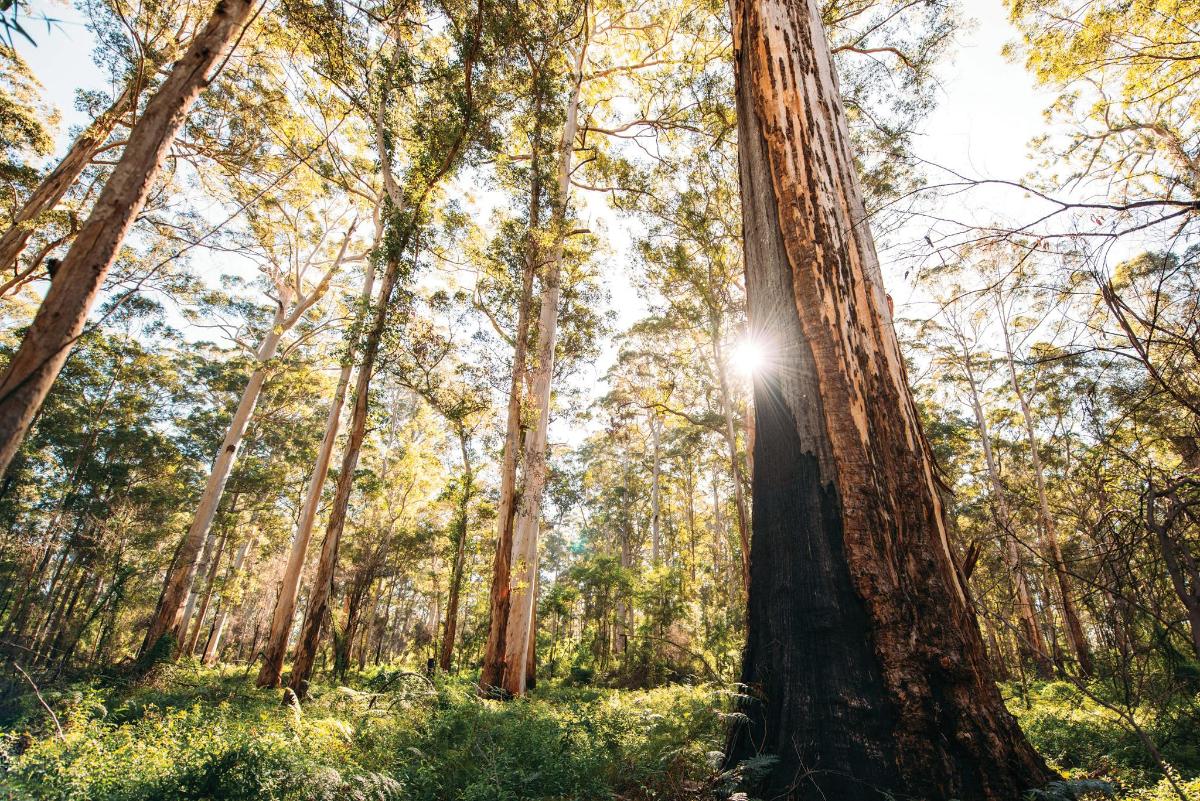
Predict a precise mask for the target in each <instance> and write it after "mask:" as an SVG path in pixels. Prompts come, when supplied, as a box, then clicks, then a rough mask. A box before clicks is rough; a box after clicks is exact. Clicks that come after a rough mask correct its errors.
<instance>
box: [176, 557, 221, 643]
mask: <svg viewBox="0 0 1200 801" xmlns="http://www.w3.org/2000/svg"><path fill="white" fill-rule="evenodd" d="M228 540H229V535H228V534H226V535H224V536H222V537H221V541H220V542H219V543H217V550H216V552H215V553H214V554H213V558H212V563H211V564H210V565H209V568H208V575H207V576H206V577H205V580H204V597H203V598H202V599H201V600H200V608H199V609H198V610H196V620H195V624H194V625H190V624H189V625H190V628H191V632H190V633H189V634H188V636H187V645H185V646H184V649H183V653H184V655H185V656H190V655H192V654H194V653H196V646H197V645H198V644H199V643H200V632H201V631H203V630H204V621H205V619H206V618H207V617H208V607H209V605H210V604H211V603H212V596H213V590H215V589H216V586H217V571H218V570H220V569H221V556H222V555H223V554H224V553H225V543H226V542H228Z"/></svg>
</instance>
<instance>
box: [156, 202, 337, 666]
mask: <svg viewBox="0 0 1200 801" xmlns="http://www.w3.org/2000/svg"><path fill="white" fill-rule="evenodd" d="M288 189H290V190H291V191H290V192H287V193H285V192H284V191H283V189H282V188H278V191H279V194H278V195H277V196H275V197H273V198H272V199H271V201H270V202H269V203H265V204H264V206H263V208H261V209H258V210H256V211H255V212H254V213H252V215H251V220H250V228H251V232H252V233H251V237H252V241H253V245H254V246H255V250H257V251H258V252H259V254H261V261H259V268H260V270H261V272H262V274H263V276H264V278H265V280H266V282H267V284H268V286H269V289H268V292H267V296H268V298H270V300H271V302H272V305H273V306H274V311H273V313H272V314H271V317H270V319H269V320H268V321H267V322H266V324H265V326H263V327H262V330H261V333H259V331H256V330H252V331H243V330H241V326H238V328H237V329H235V330H233V331H231V332H230V337H231V339H232V340H233V341H234V342H236V343H238V344H239V345H242V347H244V348H245V349H246V350H248V351H249V352H250V353H251V354H252V358H253V361H254V363H255V368H254V370H253V372H252V373H251V374H250V378H249V380H248V381H247V383H246V386H245V388H244V389H243V391H242V395H241V398H240V400H239V401H238V405H237V410H236V411H235V412H234V415H233V418H232V419H231V420H230V423H229V428H228V429H227V430H226V432H225V436H224V437H223V438H222V441H221V446H220V448H219V450H218V451H217V454H216V456H215V457H214V458H213V462H212V469H211V471H210V473H209V476H208V481H207V483H206V484H205V488H204V492H203V493H201V495H200V500H199V502H198V504H197V507H196V513H195V516H194V518H193V520H192V524H191V526H190V527H189V529H188V533H187V535H186V537H185V538H184V540H183V543H182V544H181V545H180V548H179V551H178V553H177V554H176V556H175V562H174V564H173V565H172V567H171V569H170V570H169V571H168V573H167V578H166V582H165V584H164V586H163V593H162V597H161V598H160V599H159V604H158V608H157V609H156V610H155V613H154V615H153V616H152V618H151V620H150V623H149V625H148V626H147V630H146V639H145V642H144V644H143V646H142V650H143V652H148V651H149V650H150V649H153V648H154V647H155V646H156V644H157V642H158V640H159V638H160V637H162V636H164V635H171V636H173V637H174V638H175V639H176V641H177V642H179V644H180V645H182V644H183V643H182V640H183V637H184V634H185V633H186V631H187V628H188V625H189V623H190V621H189V619H188V615H187V614H185V612H186V611H190V610H188V608H187V607H185V605H184V603H185V599H186V598H187V596H188V592H189V590H190V588H191V586H192V582H193V578H194V576H195V574H196V570H197V567H198V563H197V557H198V556H199V555H200V553H201V548H202V547H203V546H204V543H205V542H206V540H207V539H208V535H209V528H210V526H211V525H212V520H213V516H214V515H215V514H216V512H217V507H218V505H219V504H220V502H221V498H222V495H223V493H224V489H225V483H226V482H227V481H228V480H229V475H230V473H231V472H232V470H233V467H234V463H235V461H236V459H237V452H238V446H239V444H240V443H241V440H242V438H243V437H244V436H245V433H246V428H247V426H248V425H249V424H250V420H251V418H252V416H253V415H254V408H255V406H256V405H257V403H258V399H259V396H260V394H261V393H262V389H263V385H264V384H265V383H266V381H267V378H268V375H269V371H270V367H271V365H272V363H273V360H274V359H275V358H276V357H277V355H279V353H280V348H281V345H282V344H283V340H284V337H285V336H286V335H287V334H288V333H289V332H291V331H292V329H294V328H295V327H296V326H297V325H298V324H300V323H301V321H303V320H304V318H305V316H306V315H307V314H308V313H309V311H310V310H311V309H313V307H314V306H316V305H317V304H318V303H319V302H320V301H321V299H322V298H323V297H324V296H325V294H326V293H327V292H328V290H329V287H330V285H331V283H332V281H333V279H334V277H335V276H336V275H337V274H338V272H339V271H340V270H341V269H342V267H343V262H344V260H345V259H346V256H347V252H348V248H349V246H350V244H351V241H352V237H353V234H354V229H355V227H356V222H357V221H356V220H354V219H347V218H348V217H350V216H351V214H352V213H353V211H352V210H350V209H345V208H338V207H337V206H336V205H335V206H332V207H330V204H328V203H326V204H317V203H314V202H312V201H310V200H306V199H304V198H305V197H307V196H311V195H312V194H314V190H316V191H317V193H319V191H320V190H321V189H322V185H321V182H320V181H315V182H300V184H299V185H293V186H291V187H288ZM289 195H291V197H289ZM293 203H295V204H296V205H293ZM339 234H340V237H339ZM339 239H340V241H339ZM250 253H253V251H250ZM255 255H258V254H255ZM255 328H257V326H255ZM246 334H251V335H253V334H259V338H258V340H257V341H255V342H251V341H247V340H246V338H245V335H246Z"/></svg>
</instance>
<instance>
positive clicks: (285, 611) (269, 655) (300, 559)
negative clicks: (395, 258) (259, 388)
mask: <svg viewBox="0 0 1200 801" xmlns="http://www.w3.org/2000/svg"><path fill="white" fill-rule="evenodd" d="M374 285H375V270H374V268H373V267H370V266H368V267H367V268H366V277H365V278H364V280H363V287H362V292H361V294H360V295H359V301H360V302H361V303H363V304H365V303H367V302H368V301H370V299H371V290H372V288H373V287H374ZM354 350H356V348H352V349H351V351H352V352H353V351H354ZM353 369H354V359H353V357H352V356H351V357H350V358H347V359H346V361H345V363H343V364H342V371H341V373H339V374H338V382H337V387H336V388H335V389H334V392H333V399H332V400H331V401H330V403H329V414H328V416H327V417H326V418H325V433H324V435H323V436H322V437H321V448H320V450H319V451H317V462H316V464H315V465H314V466H313V472H312V475H311V476H309V479H308V488H307V490H305V495H304V505H303V506H302V507H301V509H300V520H299V521H298V522H297V524H296V535H295V536H294V537H293V538H292V549H291V551H290V552H289V553H288V561H287V566H286V567H285V568H284V571H283V582H282V584H281V586H280V588H279V598H278V599H277V600H276V602H275V611H274V613H273V614H272V616H271V631H270V633H269V634H268V635H267V645H266V648H265V649H264V651H263V664H262V667H261V668H260V669H259V672H258V679H257V684H258V686H259V687H278V686H279V682H280V681H281V679H282V677H283V662H284V659H285V658H286V657H287V644H288V635H289V634H290V633H291V630H292V619H293V618H294V617H295V615H296V601H297V599H298V598H299V597H300V578H301V576H302V574H303V573H304V561H305V558H306V557H307V555H308V546H309V543H310V542H311V541H312V533H313V526H314V524H315V523H316V520H317V509H318V507H319V506H320V504H321V492H322V490H323V489H324V487H325V479H327V478H328V477H329V465H330V462H331V461H332V460H333V446H334V445H335V444H336V442H337V435H338V429H339V427H340V425H341V419H342V407H343V406H345V404H346V392H347V390H348V389H349V387H350V373H351V371H352V370H353Z"/></svg>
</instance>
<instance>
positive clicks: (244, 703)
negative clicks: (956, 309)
mask: <svg viewBox="0 0 1200 801" xmlns="http://www.w3.org/2000/svg"><path fill="white" fill-rule="evenodd" d="M349 685H350V686H346V687H336V686H318V687H316V688H315V689H314V691H313V693H312V695H311V696H310V698H309V699H308V700H307V701H305V702H304V703H303V704H292V705H285V704H281V703H280V699H281V694H280V693H279V692H278V691H270V692H268V691H261V690H257V689H255V688H254V686H253V678H252V674H250V673H248V672H247V671H245V670H244V669H234V668H217V669H202V668H199V667H197V666H195V665H194V664H185V665H181V666H176V667H171V668H164V669H162V670H161V671H160V672H159V673H158V674H157V675H156V676H155V678H154V679H153V680H151V681H148V682H144V683H142V684H139V685H125V684H122V683H120V682H117V681H115V680H111V679H110V680H103V679H95V680H93V681H91V682H88V683H84V684H75V685H70V686H67V687H64V688H58V689H53V690H51V689H46V690H44V691H43V695H44V697H45V700H46V701H47V702H48V703H49V704H50V706H51V707H52V708H53V709H54V710H55V711H56V714H57V716H58V719H59V723H60V725H61V727H62V736H61V737H60V736H59V735H58V734H57V729H56V727H55V725H54V723H53V721H52V720H51V719H50V717H49V715H47V714H46V713H45V711H44V709H43V708H42V707H41V705H40V702H39V701H38V700H37V699H36V698H35V697H33V696H32V694H30V696H29V697H28V698H24V699H23V700H22V702H21V703H20V704H19V705H17V706H16V707H13V706H11V705H10V706H9V707H7V708H6V710H5V712H4V713H3V715H4V716H3V717H0V798H3V799H96V801H109V800H115V799H120V800H121V801H133V800H134V799H137V800H138V801H150V799H297V800H300V799H302V800H303V801H310V800H311V801H320V800H321V799H330V800H331V801H332V799H350V800H351V801H353V800H355V799H364V800H365V799H380V800H383V799H405V801H409V800H410V799H411V800H412V801H518V800H522V801H523V800H526V799H528V800H529V801H534V800H535V799H541V800H545V801H550V800H551V799H564V800H565V799H578V800H579V801H588V800H590V799H628V800H629V801H641V800H642V799H645V800H646V801H649V800H650V799H663V800H664V801H671V800H672V799H678V800H680V801H682V800H683V799H699V798H710V799H711V798H712V797H713V796H712V794H711V792H710V788H711V787H712V783H713V776H714V765H715V756H716V753H717V752H718V751H719V749H720V747H721V744H722V740H723V729H724V725H725V723H724V721H725V719H726V715H725V714H724V710H726V709H727V708H728V707H729V700H730V694H729V691H728V690H725V689H721V688H716V687H713V686H680V685H676V686H669V687H662V688H659V689H654V690H647V691H632V690H625V691H622V690H610V689H603V690H601V689H592V688H568V687H562V686H548V687H547V686H543V687H541V688H539V689H538V690H537V691H536V692H535V693H534V695H533V696H532V697H531V698H529V699H524V700H521V701H517V702H512V703H500V702H496V701H488V700H481V699H479V698H478V697H477V696H476V694H475V692H474V688H473V685H472V684H471V683H470V681H469V680H467V679H464V678H447V679H439V680H437V681H436V682H430V681H429V680H427V679H425V678H424V677H423V676H420V675H416V674H412V673H406V672H403V671H398V670H374V671H370V672H368V673H365V674H362V675H358V676H356V677H354V678H353V679H352V680H351V681H350V682H349ZM1005 694H1006V697H1007V698H1008V701H1009V707H1010V708H1011V709H1012V710H1013V712H1014V713H1015V714H1016V715H1017V716H1018V718H1019V720H1020V721H1021V725H1022V726H1023V727H1024V729H1025V731H1026V732H1027V733H1028V735H1029V737H1030V739H1031V740H1032V742H1033V744H1034V746H1035V747H1037V748H1038V750H1039V751H1040V752H1041V753H1042V754H1044V755H1045V756H1046V758H1047V759H1048V760H1049V761H1050V762H1051V764H1052V765H1053V766H1054V767H1055V768H1057V769H1058V770H1059V771H1060V772H1062V773H1063V775H1064V777H1065V779H1066V780H1067V783H1066V784H1065V785H1062V786H1056V787H1051V788H1047V790H1046V791H1044V792H1043V793H1041V794H1039V796H1038V798H1040V799H1056V798H1070V797H1072V794H1074V796H1076V797H1078V796H1080V795H1082V794H1083V792H1084V791H1099V790H1105V791H1107V792H1109V793H1110V796H1109V797H1114V798H1118V799H1125V800H1126V801H1172V800H1174V801H1178V799H1179V798H1180V796H1179V794H1178V793H1177V792H1176V790H1175V789H1174V788H1172V787H1171V785H1170V783H1169V782H1167V781H1166V780H1165V779H1164V776H1163V772H1162V770H1161V768H1160V766H1159V764H1158V762H1157V761H1156V760H1155V759H1154V758H1152V757H1151V756H1150V755H1149V754H1148V753H1147V751H1146V749H1145V747H1144V745H1143V743H1142V742H1141V741H1140V740H1139V738H1138V737H1137V736H1136V734H1135V733H1134V732H1132V731H1131V728H1130V727H1129V726H1128V725H1127V724H1126V723H1125V722H1123V721H1122V720H1121V719H1120V717H1119V715H1117V714H1116V713H1115V712H1114V711H1112V710H1110V709H1106V708H1105V707H1104V705H1102V704H1100V703H1097V702H1096V701H1094V700H1092V699H1089V698H1088V697H1087V696H1086V694H1084V693H1082V692H1080V691H1079V690H1078V689H1077V688H1075V687H1073V686H1071V685H1070V684H1066V683H1062V682H1051V683H1047V684H1041V685H1036V686H1033V687H1030V688H1027V690H1026V691H1025V692H1024V693H1018V691H1017V688H1015V687H1012V686H1006V687H1005ZM1196 700H1197V699H1194V698H1191V699H1179V700H1178V702H1177V706H1178V708H1174V707H1172V708H1168V709H1135V710H1133V714H1134V715H1135V720H1136V721H1137V723H1138V725H1139V726H1140V727H1142V729H1143V730H1144V732H1145V733H1146V735H1147V736H1148V737H1150V738H1152V740H1153V742H1154V743H1155V744H1156V745H1157V747H1158V748H1159V749H1160V751H1161V754H1162V757H1163V759H1164V760H1165V761H1166V762H1167V765H1168V768H1167V769H1168V770H1170V771H1171V772H1172V774H1173V775H1174V777H1175V778H1176V784H1177V786H1178V787H1179V788H1180V790H1181V791H1182V792H1183V793H1184V795H1185V796H1188V797H1189V798H1191V799H1196V800H1197V801H1200V778H1198V777H1200V737H1198V736H1197V735H1196V733H1195V728H1194V727H1192V726H1191V725H1190V723H1189V721H1190V720H1192V719H1194V718H1192V717H1190V711H1191V710H1194V709H1195V708H1196V705H1195V702H1196ZM1089 797H1090V796H1089ZM1096 797H1100V796H1096Z"/></svg>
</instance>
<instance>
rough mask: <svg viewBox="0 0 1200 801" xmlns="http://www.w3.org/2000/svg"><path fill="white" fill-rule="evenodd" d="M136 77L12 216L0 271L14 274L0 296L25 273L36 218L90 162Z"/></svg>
mask: <svg viewBox="0 0 1200 801" xmlns="http://www.w3.org/2000/svg"><path fill="white" fill-rule="evenodd" d="M140 83H141V80H140V78H139V77H138V76H133V77H131V78H130V80H129V83H128V84H126V86H125V89H124V90H123V91H122V92H121V94H120V95H118V96H117V99H116V100H114V101H113V102H112V104H111V105H110V106H109V107H108V108H107V109H105V110H104V111H103V112H101V114H100V115H99V116H98V117H96V119H94V120H92V123H91V125H89V126H88V127H86V128H84V129H83V132H82V133H80V134H79V136H77V137H75V141H74V142H72V143H71V147H70V148H69V149H68V150H67V152H66V155H64V156H63V157H62V160H61V161H59V162H58V164H57V165H55V167H54V169H53V170H51V171H50V172H48V173H46V177H44V178H43V179H42V182H41V183H40V184H38V186H37V188H36V189H34V190H33V192H32V193H31V194H30V195H29V197H28V198H26V199H25V203H24V204H23V205H22V206H21V208H20V210H18V211H17V214H16V216H15V217H14V218H13V224H12V227H11V228H9V229H8V230H7V231H5V232H4V235H3V236H0V272H7V271H8V270H9V269H12V271H13V273H14V277H13V278H12V279H10V280H9V281H6V282H4V284H3V285H0V296H3V295H5V294H7V293H8V292H9V291H10V290H11V289H12V288H13V287H15V286H17V285H19V284H20V283H21V282H22V280H23V279H25V278H27V277H28V275H26V274H22V271H20V270H18V269H17V259H18V258H20V256H21V251H23V250H24V249H25V243H26V242H28V241H29V237H31V236H33V234H34V233H35V232H36V230H37V227H36V221H37V218H38V217H39V216H40V215H42V214H44V213H46V212H47V211H49V210H50V209H52V208H54V207H55V206H56V205H58V202H59V201H60V200H62V198H63V195H65V194H66V193H67V190H68V189H70V188H71V186H72V185H74V183H75V181H76V180H78V178H79V175H80V173H82V172H83V170H84V168H85V167H87V165H88V164H90V163H91V161H92V158H93V157H94V156H95V155H96V151H97V150H98V149H99V148H100V146H101V145H103V144H104V142H105V140H106V139H108V135H109V134H111V133H112V130H113V128H114V127H116V124H117V121H118V120H120V119H121V117H122V115H124V114H125V112H126V111H127V110H128V109H129V107H130V106H131V105H132V101H133V99H134V95H135V92H134V88H135V87H136V86H138V85H140Z"/></svg>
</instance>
